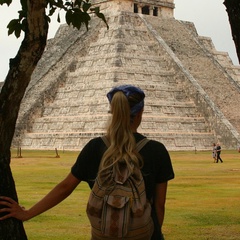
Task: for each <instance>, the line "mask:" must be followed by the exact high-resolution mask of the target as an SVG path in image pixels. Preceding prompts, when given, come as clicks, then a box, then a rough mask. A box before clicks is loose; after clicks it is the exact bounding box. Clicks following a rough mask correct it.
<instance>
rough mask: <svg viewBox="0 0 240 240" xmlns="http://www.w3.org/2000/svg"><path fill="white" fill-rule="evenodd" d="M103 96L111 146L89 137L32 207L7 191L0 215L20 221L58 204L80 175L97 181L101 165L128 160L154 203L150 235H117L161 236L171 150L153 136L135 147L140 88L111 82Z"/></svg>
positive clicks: (141, 103)
mask: <svg viewBox="0 0 240 240" xmlns="http://www.w3.org/2000/svg"><path fill="white" fill-rule="evenodd" d="M107 98H108V101H109V103H110V112H111V119H110V122H109V126H108V128H107V131H106V135H105V136H104V137H105V138H106V139H107V141H108V142H109V146H107V145H106V144H105V142H104V140H103V138H102V137H101V136H99V137H96V138H93V139H91V140H90V141H89V142H88V143H87V144H86V145H85V146H84V148H83V149H82V151H81V152H80V154H79V156H78V158H77V160H76V162H75V164H74V165H73V166H72V168H71V171H70V173H69V174H68V175H67V176H66V178H65V179H64V180H62V181H61V182H60V183H59V184H57V185H56V186H55V187H54V188H53V189H52V190H51V191H50V192H49V193H48V194H47V195H46V196H45V197H43V198H42V199H41V200H40V201H39V202H37V203H36V204H35V205H33V206H32V207H31V208H30V209H25V208H24V207H22V206H20V205H19V204H18V202H17V201H15V200H13V199H11V198H9V197H6V196H1V197H0V205H1V208H0V213H1V217H0V220H2V221H3V220H5V219H8V218H11V217H14V218H17V219H18V220H21V221H26V220H29V219H31V218H33V217H35V216H37V215H39V214H41V213H43V212H45V211H47V210H48V209H50V208H52V207H54V206H56V205H57V204H59V203H60V202H61V201H63V200H64V199H65V198H67V197H68V196H69V195H70V194H71V193H72V192H73V190H74V189H75V188H76V187H77V186H78V185H79V184H80V182H81V181H85V182H87V183H88V185H89V187H90V188H91V189H92V188H93V186H94V184H95V183H96V182H97V181H95V179H99V177H100V180H101V177H102V175H101V173H104V171H105V170H109V169H110V170H111V169H112V167H115V168H113V169H114V170H115V169H117V173H121V169H122V168H123V167H124V168H125V167H126V166H127V168H128V173H130V174H133V173H132V171H133V169H135V167H136V168H140V170H141V172H142V176H143V180H144V183H145V192H146V199H147V200H148V201H149V203H150V204H151V208H152V210H151V211H150V218H151V219H152V221H151V222H152V224H151V229H150V231H149V237H148V238H145V237H144V236H141V234H138V236H133V237H131V236H130V237H128V238H125V237H124V238H121V239H129V240H130V239H134V240H135V239H138V240H147V239H151V240H163V239H164V237H163V234H162V225H163V221H164V214H165V201H166V195H167V186H168V181H169V180H171V179H173V178H174V171H173V167H172V163H171V159H170V156H169V153H168V151H167V149H166V148H165V146H164V145H163V144H162V143H160V142H158V141H155V140H151V139H148V142H147V143H146V144H145V145H144V146H143V147H142V148H141V149H140V150H139V151H137V150H136V146H137V145H138V143H139V142H141V141H142V140H144V139H145V138H146V137H145V136H144V135H142V134H140V133H138V131H137V129H138V127H139V125H140V123H141V120H142V114H143V110H144V98H145V94H144V92H143V91H142V90H141V89H140V88H138V87H135V86H132V85H121V86H118V87H115V88H113V89H112V90H111V91H110V92H109V93H108V94H107ZM3 213H4V214H5V215H4V216H3V215H2V214H3ZM100 216H101V214H100ZM91 239H109V238H108V237H106V238H105V237H104V238H102V237H100V238H95V237H93V235H92V237H91ZM111 239H113V238H111ZM114 239H115V238H114Z"/></svg>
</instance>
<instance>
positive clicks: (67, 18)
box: [65, 10, 73, 25]
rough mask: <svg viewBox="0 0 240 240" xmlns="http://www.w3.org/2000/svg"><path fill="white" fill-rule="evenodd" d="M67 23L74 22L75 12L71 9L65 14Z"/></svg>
mask: <svg viewBox="0 0 240 240" xmlns="http://www.w3.org/2000/svg"><path fill="white" fill-rule="evenodd" d="M65 19H66V23H67V24H68V25H70V24H71V23H72V21H73V20H72V19H73V13H72V11H71V10H68V11H67V12H66V15H65Z"/></svg>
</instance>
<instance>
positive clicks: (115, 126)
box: [99, 91, 142, 173]
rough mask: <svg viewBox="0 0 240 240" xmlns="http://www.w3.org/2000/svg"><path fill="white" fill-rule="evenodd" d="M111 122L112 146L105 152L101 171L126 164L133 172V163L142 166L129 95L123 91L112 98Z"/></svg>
mask: <svg viewBox="0 0 240 240" xmlns="http://www.w3.org/2000/svg"><path fill="white" fill-rule="evenodd" d="M111 113H112V119H111V123H110V125H109V127H108V129H107V139H108V141H109V142H110V147H109V148H108V149H107V150H106V152H105V153H104V155H103V157H102V160H101V163H100V168H99V170H100V173H101V172H102V171H104V170H106V169H108V168H111V167H112V166H113V165H116V169H117V171H118V170H119V169H118V167H119V164H116V163H120V164H121V163H122V164H126V165H127V167H128V169H129V171H130V172H132V167H133V165H135V166H139V167H141V165H142V161H141V157H140V154H138V153H137V152H136V151H135V147H136V142H135V138H134V136H133V133H132V129H131V111H130V105H129V102H128V99H127V97H126V96H125V95H124V93H123V92H122V91H118V92H116V93H115V94H114V96H113V97H112V100H111Z"/></svg>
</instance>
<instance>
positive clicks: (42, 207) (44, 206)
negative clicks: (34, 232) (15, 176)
mask: <svg viewBox="0 0 240 240" xmlns="http://www.w3.org/2000/svg"><path fill="white" fill-rule="evenodd" d="M80 182H81V181H80V180H79V179H77V178H75V177H74V176H73V175H72V173H69V174H68V176H67V177H66V178H65V179H64V180H63V181H62V182H60V183H59V184H58V185H56V186H55V187H54V188H53V189H52V190H51V191H50V192H49V193H48V194H47V195H46V196H45V197H44V198H43V199H42V200H40V201H39V202H38V203H36V204H35V205H34V206H33V207H31V208H30V209H29V210H26V209H24V208H23V207H21V206H20V205H19V204H18V203H17V202H16V201H14V200H12V199H11V198H8V197H0V205H2V206H5V207H4V208H1V209H0V213H7V214H6V215H5V216H3V217H1V218H0V220H4V219H7V218H10V217H14V218H17V219H19V220H21V221H26V220H29V219H31V218H33V217H35V216H37V215H39V214H41V213H43V212H45V211H47V210H48V209H50V208H52V207H54V206H56V205H57V204H59V203H60V202H61V201H63V200H64V199H65V198H67V197H68V196H69V195H70V194H71V193H72V191H73V190H74V189H75V188H76V187H77V185H78V184H79V183H80Z"/></svg>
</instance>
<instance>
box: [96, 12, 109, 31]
mask: <svg viewBox="0 0 240 240" xmlns="http://www.w3.org/2000/svg"><path fill="white" fill-rule="evenodd" d="M96 15H97V16H98V17H99V18H101V19H102V20H103V21H104V22H105V24H106V25H107V29H109V26H108V24H107V20H106V18H105V16H104V14H102V13H100V12H98V13H96Z"/></svg>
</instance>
